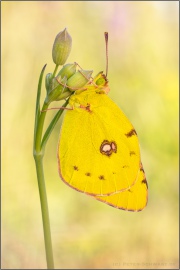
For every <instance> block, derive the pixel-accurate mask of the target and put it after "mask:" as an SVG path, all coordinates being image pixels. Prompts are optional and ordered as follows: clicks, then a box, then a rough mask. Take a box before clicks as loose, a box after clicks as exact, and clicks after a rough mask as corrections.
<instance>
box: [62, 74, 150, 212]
mask: <svg viewBox="0 0 180 270" xmlns="http://www.w3.org/2000/svg"><path fill="white" fill-rule="evenodd" d="M84 88H85V89H84V90H77V91H76V92H75V93H74V95H72V96H71V97H70V99H69V106H70V107H71V108H72V110H68V111H67V112H66V114H65V117H64V121H63V124H62V128H61V134H60V140H59V146H58V154H57V156H58V164H59V174H60V177H61V178H62V180H63V181H64V182H65V183H66V184H68V185H69V186H70V187H72V188H74V189H76V190H77V191H80V192H83V193H85V194H88V195H90V196H93V197H94V198H95V199H97V200H99V201H101V202H104V203H106V204H108V205H110V206H113V207H116V208H119V209H123V210H128V211H140V210H142V209H143V208H144V207H145V206H146V204H147V198H148V192H147V190H148V185H147V181H146V177H145V173H144V170H143V166H142V163H141V158H140V149H139V142H138V137H137V133H136V131H135V129H134V127H133V126H132V124H131V123H130V121H129V120H128V118H127V117H126V116H125V115H124V113H123V112H122V111H121V110H120V109H119V107H118V106H117V105H116V104H115V103H114V102H113V101H112V100H111V99H110V98H109V97H108V96H107V94H106V93H107V91H108V81H107V79H106V76H105V75H104V74H103V73H102V72H100V73H99V74H98V75H97V76H96V77H95V78H94V80H93V81H91V82H89V83H88V84H87V85H86V86H85V87H84Z"/></svg>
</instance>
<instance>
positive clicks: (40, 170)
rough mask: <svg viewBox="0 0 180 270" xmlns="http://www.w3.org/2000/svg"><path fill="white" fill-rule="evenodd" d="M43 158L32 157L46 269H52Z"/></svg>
mask: <svg viewBox="0 0 180 270" xmlns="http://www.w3.org/2000/svg"><path fill="white" fill-rule="evenodd" d="M43 156H44V154H43V153H40V154H39V155H38V154H37V155H34V159H35V163H36V172H37V179H38V187H39V195H40V202H41V212H42V220H43V229H44V241H45V250H46V260H47V267H48V269H54V260H53V251H52V241H51V229H50V221H49V211H48V202H47V195H46V186H45V181H44V171H43Z"/></svg>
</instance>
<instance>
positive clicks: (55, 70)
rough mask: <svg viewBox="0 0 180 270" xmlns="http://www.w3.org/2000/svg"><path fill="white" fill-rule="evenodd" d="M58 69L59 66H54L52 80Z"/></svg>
mask: <svg viewBox="0 0 180 270" xmlns="http://www.w3.org/2000/svg"><path fill="white" fill-rule="evenodd" d="M58 67H59V65H56V66H55V69H54V72H53V78H54V77H55V75H56V72H57V69H58Z"/></svg>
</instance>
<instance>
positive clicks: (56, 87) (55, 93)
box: [46, 76, 70, 103]
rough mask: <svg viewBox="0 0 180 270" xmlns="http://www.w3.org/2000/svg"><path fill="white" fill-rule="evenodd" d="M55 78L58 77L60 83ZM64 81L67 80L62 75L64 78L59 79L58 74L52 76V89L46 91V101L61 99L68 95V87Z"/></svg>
mask: <svg viewBox="0 0 180 270" xmlns="http://www.w3.org/2000/svg"><path fill="white" fill-rule="evenodd" d="M56 79H58V80H59V81H60V82H61V83H62V84H59V83H58V81H57V80H56ZM66 82H67V79H66V77H64V79H62V80H61V77H60V76H59V77H56V78H53V80H52V90H51V91H50V92H48V94H47V96H46V103H50V102H52V101H57V100H61V99H64V98H66V97H67V96H69V95H70V94H69V93H68V92H69V90H68V88H67V87H66V86H65V85H66Z"/></svg>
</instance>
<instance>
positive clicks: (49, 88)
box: [45, 73, 53, 94]
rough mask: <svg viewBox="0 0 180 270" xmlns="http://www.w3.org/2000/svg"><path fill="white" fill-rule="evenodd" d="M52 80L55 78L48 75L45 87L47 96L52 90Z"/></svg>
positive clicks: (50, 74)
mask: <svg viewBox="0 0 180 270" xmlns="http://www.w3.org/2000/svg"><path fill="white" fill-rule="evenodd" d="M52 78H53V75H52V73H48V74H47V75H46V79H45V86H46V91H47V94H48V93H49V92H50V91H51V90H52Z"/></svg>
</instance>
